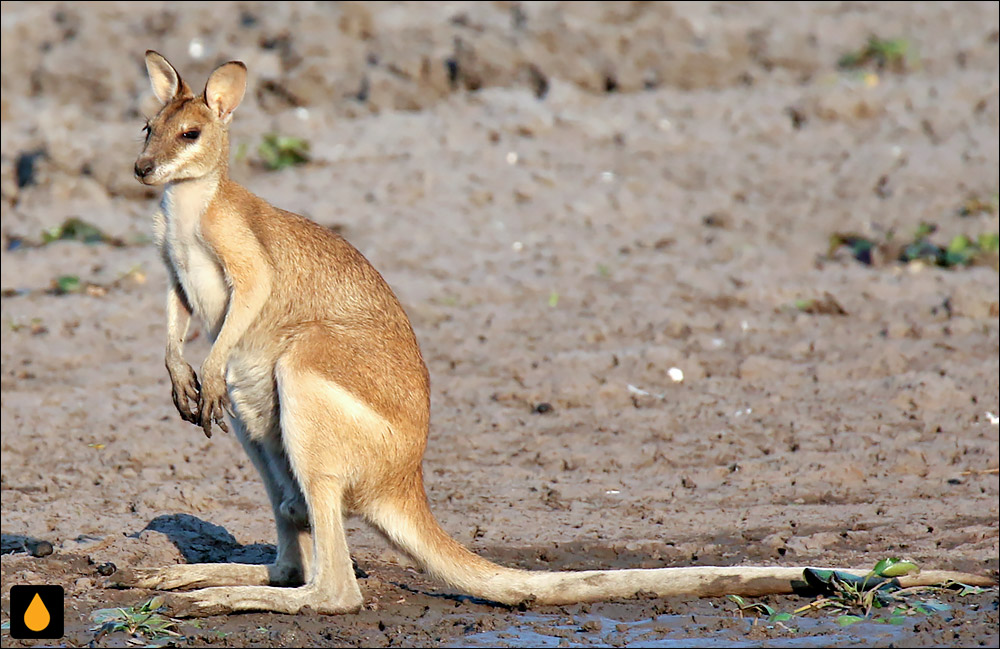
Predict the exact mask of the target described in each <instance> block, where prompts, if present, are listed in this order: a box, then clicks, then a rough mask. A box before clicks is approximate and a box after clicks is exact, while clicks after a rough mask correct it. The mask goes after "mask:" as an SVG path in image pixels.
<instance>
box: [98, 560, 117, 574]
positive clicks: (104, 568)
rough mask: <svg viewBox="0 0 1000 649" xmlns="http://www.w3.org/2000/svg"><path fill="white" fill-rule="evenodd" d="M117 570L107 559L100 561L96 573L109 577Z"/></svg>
mask: <svg viewBox="0 0 1000 649" xmlns="http://www.w3.org/2000/svg"><path fill="white" fill-rule="evenodd" d="M117 571H118V566H116V565H115V564H113V563H111V562H110V561H108V562H107V563H102V564H101V565H99V566H97V574H99V575H101V576H102V577H110V576H111V575H113V574H115V572H117Z"/></svg>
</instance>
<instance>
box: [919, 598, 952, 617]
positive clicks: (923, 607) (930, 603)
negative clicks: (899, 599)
mask: <svg viewBox="0 0 1000 649" xmlns="http://www.w3.org/2000/svg"><path fill="white" fill-rule="evenodd" d="M913 608H915V609H916V610H918V611H920V612H921V613H923V614H924V615H931V614H933V613H943V612H944V611H950V610H951V606H949V605H948V604H945V603H943V602H939V601H937V600H933V599H929V600H927V601H925V602H917V603H916V604H914V605H913Z"/></svg>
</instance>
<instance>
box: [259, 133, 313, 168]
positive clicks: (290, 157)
mask: <svg viewBox="0 0 1000 649" xmlns="http://www.w3.org/2000/svg"><path fill="white" fill-rule="evenodd" d="M257 153H258V154H260V157H261V159H262V160H263V161H264V165H265V166H266V167H267V168H268V169H271V170H272V171H276V170H279V169H284V168H285V167H291V166H293V165H298V164H303V163H306V162H309V143H308V142H306V141H305V140H303V139H302V138H298V137H289V136H285V135H277V134H274V133H271V134H268V135H265V136H264V140H263V142H261V144H260V146H259V147H258V148H257Z"/></svg>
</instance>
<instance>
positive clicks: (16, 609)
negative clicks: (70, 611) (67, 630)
mask: <svg viewBox="0 0 1000 649" xmlns="http://www.w3.org/2000/svg"><path fill="white" fill-rule="evenodd" d="M64 596H65V593H64V591H63V588H62V586H48V585H43V584H38V585H35V586H11V587H10V637H12V638H17V639H19V640H20V639H25V640H37V639H40V638H44V639H49V640H55V639H57V638H61V637H62V635H63V629H64V626H65V620H64V619H63V616H64V615H65V605H64V600H65V597H64Z"/></svg>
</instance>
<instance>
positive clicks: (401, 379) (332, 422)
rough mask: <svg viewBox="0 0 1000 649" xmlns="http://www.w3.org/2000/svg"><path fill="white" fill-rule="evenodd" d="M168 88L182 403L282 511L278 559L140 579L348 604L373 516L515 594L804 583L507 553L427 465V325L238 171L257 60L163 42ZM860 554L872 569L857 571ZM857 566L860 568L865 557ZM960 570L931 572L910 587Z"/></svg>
mask: <svg viewBox="0 0 1000 649" xmlns="http://www.w3.org/2000/svg"><path fill="white" fill-rule="evenodd" d="M146 68H147V70H148V72H149V78H150V81H151V83H152V86H153V92H154V94H155V95H156V97H157V98H158V99H159V101H160V102H161V103H162V108H161V109H160V110H159V112H158V113H157V114H156V115H155V116H154V117H153V118H152V119H151V120H149V121H148V123H147V125H146V127H145V129H144V130H145V135H146V141H145V146H144V147H143V150H142V153H141V155H140V156H139V158H138V159H137V160H136V163H135V176H136V178H137V179H138V180H139V181H140V182H142V183H144V184H146V185H163V186H164V191H163V197H162V200H161V202H160V205H159V209H158V210H157V212H156V215H155V220H154V224H155V225H154V230H155V239H156V243H157V246H158V247H159V250H160V252H161V254H162V257H163V261H164V262H165V263H166V265H167V268H168V269H169V278H170V288H169V291H168V297H167V346H166V366H167V370H168V372H169V374H170V380H171V383H172V387H173V400H174V404H175V405H176V407H177V410H178V411H179V412H180V415H181V417H182V418H183V419H184V420H186V421H189V422H192V423H194V424H197V425H198V426H200V427H201V428H202V429H204V432H205V434H206V435H208V436H211V432H212V426H213V423H214V424H216V425H218V426H219V427H220V428H222V429H223V430H227V426H226V423H225V412H226V411H228V412H229V414H230V415H231V417H230V422H231V424H232V426H233V428H234V429H235V433H236V435H237V436H238V438H239V440H240V442H241V443H242V445H243V447H244V448H245V449H246V452H247V454H248V455H249V456H250V459H251V460H252V461H253V464H254V466H255V467H256V468H257V471H258V472H259V473H260V475H261V478H263V480H264V485H265V487H266V489H267V494H268V496H269V498H270V501H271V506H272V508H273V510H274V518H275V520H276V523H277V528H278V534H277V536H278V553H277V558H276V560H275V562H274V563H273V564H271V565H244V564H188V565H176V566H171V567H167V568H162V569H158V570H149V571H137V572H135V573H133V577H132V578H131V581H129V582H128V585H132V586H138V587H145V588H157V589H167V590H169V589H181V588H186V587H205V588H201V589H199V590H194V591H191V592H187V593H179V594H177V595H176V596H173V597H172V598H170V599H169V600H168V601H170V602H171V604H172V605H173V607H174V610H175V611H176V612H177V613H178V614H189V615H208V614H217V613H228V612H232V611H246V610H261V611H275V612H282V613H296V612H298V611H300V610H302V609H303V608H305V607H310V608H312V609H313V610H314V611H317V612H319V613H328V614H330V613H347V612H352V611H357V610H358V609H359V608H360V607H361V605H362V596H361V590H360V588H359V587H358V583H357V580H356V579H355V574H354V568H353V566H352V562H351V556H350V554H349V551H348V547H347V540H346V538H345V534H344V522H343V521H344V517H345V515H348V514H358V515H361V516H363V517H364V518H366V519H367V520H368V521H370V522H371V523H373V524H374V525H375V526H376V527H377V528H378V529H379V530H381V531H382V532H383V533H384V534H385V536H386V537H387V538H388V539H389V541H390V542H391V543H393V544H394V545H395V546H397V547H398V548H400V549H401V550H403V551H404V552H405V553H407V554H408V555H410V556H412V557H413V558H414V559H415V560H416V561H417V562H419V563H420V564H421V565H422V566H423V567H424V568H425V569H426V570H427V571H428V572H430V573H431V574H432V575H434V576H435V577H437V578H439V579H441V580H443V581H444V582H446V583H447V584H449V585H451V586H453V587H455V588H457V589H459V590H461V591H464V592H465V593H468V594H471V595H473V596H476V597H479V598H483V599H486V600H491V601H495V602H499V603H504V604H509V605H510V604H518V603H531V602H534V603H537V604H568V603H574V602H584V601H593V600H599V599H608V598H615V597H629V596H633V595H635V594H637V593H640V592H645V593H655V594H657V595H660V596H676V595H687V596H694V597H699V596H721V595H725V594H742V595H761V594H767V593H787V592H792V589H793V585H794V583H795V582H799V581H801V579H802V574H803V573H802V571H803V568H790V567H781V568H778V567H770V568H761V567H729V568H719V567H685V568H660V569H651V570H607V571H586V572H539V571H525V570H515V569H511V568H505V567H502V566H499V565H496V564H494V563H491V562H489V561H487V560H485V559H483V558H481V557H479V556H478V555H476V554H473V553H472V552H471V551H469V550H467V549H466V548H465V547H464V546H462V545H461V544H459V543H458V542H457V541H455V540H454V539H452V538H451V537H450V536H449V535H448V534H447V533H446V532H445V531H444V530H443V529H442V528H441V527H440V525H439V524H438V522H437V521H436V520H435V518H434V516H433V514H432V513H431V511H430V508H429V506H428V502H427V496H426V494H425V492H424V486H423V476H422V467H421V463H422V460H423V455H424V449H425V447H426V443H427V433H428V423H429V421H428V420H429V412H430V389H429V382H428V374H427V369H426V367H425V365H424V362H423V358H422V357H421V354H420V348H419V347H418V345H417V340H416V337H415V336H414V333H413V329H412V328H411V326H410V322H409V320H408V319H407V316H406V314H405V313H404V312H403V308H402V307H401V306H400V304H399V302H398V301H397V299H396V297H395V295H394V294H393V292H392V290H391V289H390V288H389V287H388V285H387V284H386V283H385V281H384V280H383V279H382V277H381V276H380V275H379V273H378V272H377V271H376V270H375V269H374V268H373V267H372V266H371V265H370V264H369V263H368V261H367V260H366V259H365V258H364V257H363V256H362V255H361V253H360V252H358V251H357V250H356V249H355V248H354V247H352V246H351V245H350V244H349V243H347V241H345V240H344V239H343V238H341V237H340V236H338V235H337V234H335V233H333V232H331V231H330V230H328V229H326V228H324V227H321V226H320V225H318V224H316V223H313V222H312V221H310V220H308V219H306V218H304V217H302V216H298V215H296V214H292V213H290V212H286V211H284V210H281V209H278V208H276V207H272V206H271V205H269V204H268V203H267V202H265V201H264V200H262V199H260V198H258V197H256V196H254V195H253V194H251V193H250V192H249V191H247V190H246V189H244V188H243V187H242V186H240V185H239V184H237V183H235V182H233V181H232V180H230V178H229V176H228V159H229V135H228V130H229V124H230V121H231V120H232V118H233V111H235V110H236V107H237V106H239V104H240V101H241V100H242V99H243V94H244V91H245V90H246V85H247V71H246V66H245V65H244V64H243V63H241V62H238V61H231V62H229V63H225V64H223V65H221V66H219V67H218V68H216V69H215V71H213V72H212V74H211V76H209V78H208V83H207V84H206V85H205V90H204V92H203V93H202V94H200V95H195V94H193V93H192V92H191V89H190V88H189V87H188V86H187V84H185V83H184V82H183V81H182V80H181V78H180V76H179V75H178V73H177V71H176V70H175V69H174V67H173V66H172V65H171V64H170V63H169V62H167V60H166V59H165V58H163V57H162V56H161V55H160V54H157V53H156V52H154V51H151V50H150V51H148V52H146ZM192 314H193V315H195V316H197V317H199V318H200V319H201V320H202V321H203V322H204V325H205V328H206V330H207V332H208V336H209V338H210V339H211V341H212V347H211V350H210V352H209V354H208V356H207V358H206V359H205V362H204V364H203V365H202V367H201V372H200V382H199V378H198V376H196V375H195V372H194V370H192V368H191V366H190V365H188V363H187V362H186V361H185V360H184V358H183V353H182V352H183V346H184V340H185V338H186V335H187V329H188V324H189V322H190V318H191V316H192ZM852 572H858V571H852ZM865 572H866V571H863V570H862V571H860V572H858V574H862V575H863V574H865ZM949 579H955V580H960V581H963V582H965V583H969V584H980V585H992V583H993V582H992V580H990V579H984V578H982V577H978V576H975V575H967V574H961V573H954V572H943V571H938V572H923V573H921V574H919V575H916V576H908V577H905V578H903V579H901V581H902V582H903V584H904V585H918V584H930V583H941V582H944V581H947V580H949Z"/></svg>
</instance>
